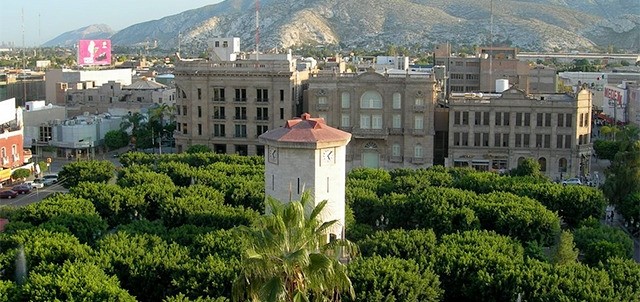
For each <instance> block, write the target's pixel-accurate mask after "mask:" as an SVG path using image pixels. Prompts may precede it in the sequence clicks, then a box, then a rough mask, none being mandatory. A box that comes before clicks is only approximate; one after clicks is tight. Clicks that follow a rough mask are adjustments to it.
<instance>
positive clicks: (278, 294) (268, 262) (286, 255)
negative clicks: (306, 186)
mask: <svg viewBox="0 0 640 302" xmlns="http://www.w3.org/2000/svg"><path fill="white" fill-rule="evenodd" d="M310 202H311V196H310V194H309V193H308V192H306V193H304V194H303V195H302V198H301V200H300V201H293V202H290V203H288V204H286V205H284V204H281V203H280V202H278V201H276V200H274V199H272V198H268V199H267V204H268V208H269V209H270V214H266V215H263V216H261V217H260V219H258V220H257V221H256V223H255V224H254V226H253V228H249V227H239V228H238V229H237V230H238V232H239V234H240V236H242V238H245V240H246V242H247V243H248V247H247V249H246V251H245V253H244V254H243V256H242V264H241V267H242V268H241V271H240V274H239V275H238V277H237V278H236V280H235V281H234V284H233V297H234V300H236V301H287V302H290V301H340V296H341V294H342V293H343V292H347V293H348V294H349V295H350V296H351V297H352V298H354V297H355V293H354V290H353V286H352V285H351V281H350V280H349V277H348V276H347V270H346V268H345V266H344V265H343V264H341V263H340V262H339V261H338V256H339V255H340V251H341V250H339V249H337V247H339V246H341V247H345V248H347V249H348V250H351V248H353V247H354V245H352V244H351V243H350V242H348V241H346V240H341V239H340V240H335V241H333V242H329V243H328V242H327V234H326V230H327V229H329V228H330V227H331V226H332V225H334V224H335V223H336V222H337V221H335V220H334V221H329V222H324V223H321V222H320V220H319V219H320V217H321V216H320V214H321V212H322V210H323V209H324V207H325V205H326V204H327V201H326V200H325V201H322V202H321V203H319V204H318V205H317V206H315V207H313V206H312V205H310V204H309V203H310ZM306 208H310V209H311V212H310V213H309V214H307V213H305V209H306Z"/></svg>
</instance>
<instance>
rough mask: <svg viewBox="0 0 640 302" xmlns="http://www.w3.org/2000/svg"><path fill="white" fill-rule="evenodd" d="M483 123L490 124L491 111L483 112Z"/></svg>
mask: <svg viewBox="0 0 640 302" xmlns="http://www.w3.org/2000/svg"><path fill="white" fill-rule="evenodd" d="M482 124H483V125H485V126H489V112H483V113H482Z"/></svg>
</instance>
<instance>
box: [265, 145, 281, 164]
mask: <svg viewBox="0 0 640 302" xmlns="http://www.w3.org/2000/svg"><path fill="white" fill-rule="evenodd" d="M267 156H268V157H269V162H271V163H274V164H277V163H278V148H274V147H269V153H268V154H267Z"/></svg>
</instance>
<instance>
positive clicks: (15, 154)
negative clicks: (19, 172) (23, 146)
mask: <svg viewBox="0 0 640 302" xmlns="http://www.w3.org/2000/svg"><path fill="white" fill-rule="evenodd" d="M11 155H12V156H13V160H14V161H16V160H18V159H20V154H18V146H17V145H11ZM0 157H2V160H3V164H5V163H4V161H5V160H8V159H7V148H5V147H2V148H0Z"/></svg>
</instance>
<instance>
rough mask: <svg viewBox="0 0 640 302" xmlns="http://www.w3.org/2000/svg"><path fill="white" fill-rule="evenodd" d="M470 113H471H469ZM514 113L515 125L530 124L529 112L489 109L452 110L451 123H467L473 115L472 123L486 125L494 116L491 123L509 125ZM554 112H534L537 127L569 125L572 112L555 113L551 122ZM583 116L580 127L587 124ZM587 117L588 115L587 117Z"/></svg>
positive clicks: (530, 115) (581, 116)
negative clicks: (555, 118) (553, 120)
mask: <svg viewBox="0 0 640 302" xmlns="http://www.w3.org/2000/svg"><path fill="white" fill-rule="evenodd" d="M470 113H472V114H470ZM514 114H515V125H516V126H519V127H521V126H524V127H530V126H531V117H532V114H531V113H530V112H515V113H514V112H493V113H492V112H489V111H454V112H453V124H454V125H469V124H470V123H471V121H470V120H469V117H470V116H472V117H473V124H474V125H482V126H488V125H490V123H491V120H490V116H491V115H493V116H494V121H493V124H494V125H495V126H509V124H510V123H511V116H512V115H514ZM552 114H556V113H535V122H536V126H537V127H551V126H552V125H553V126H557V127H571V124H572V123H571V121H572V119H573V114H571V113H557V114H556V115H557V121H556V123H552V120H551V116H552ZM584 116H588V114H586V113H585V114H580V124H579V125H580V127H583V126H586V125H588V124H586V123H584V120H585V119H584ZM587 118H588V117H587Z"/></svg>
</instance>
